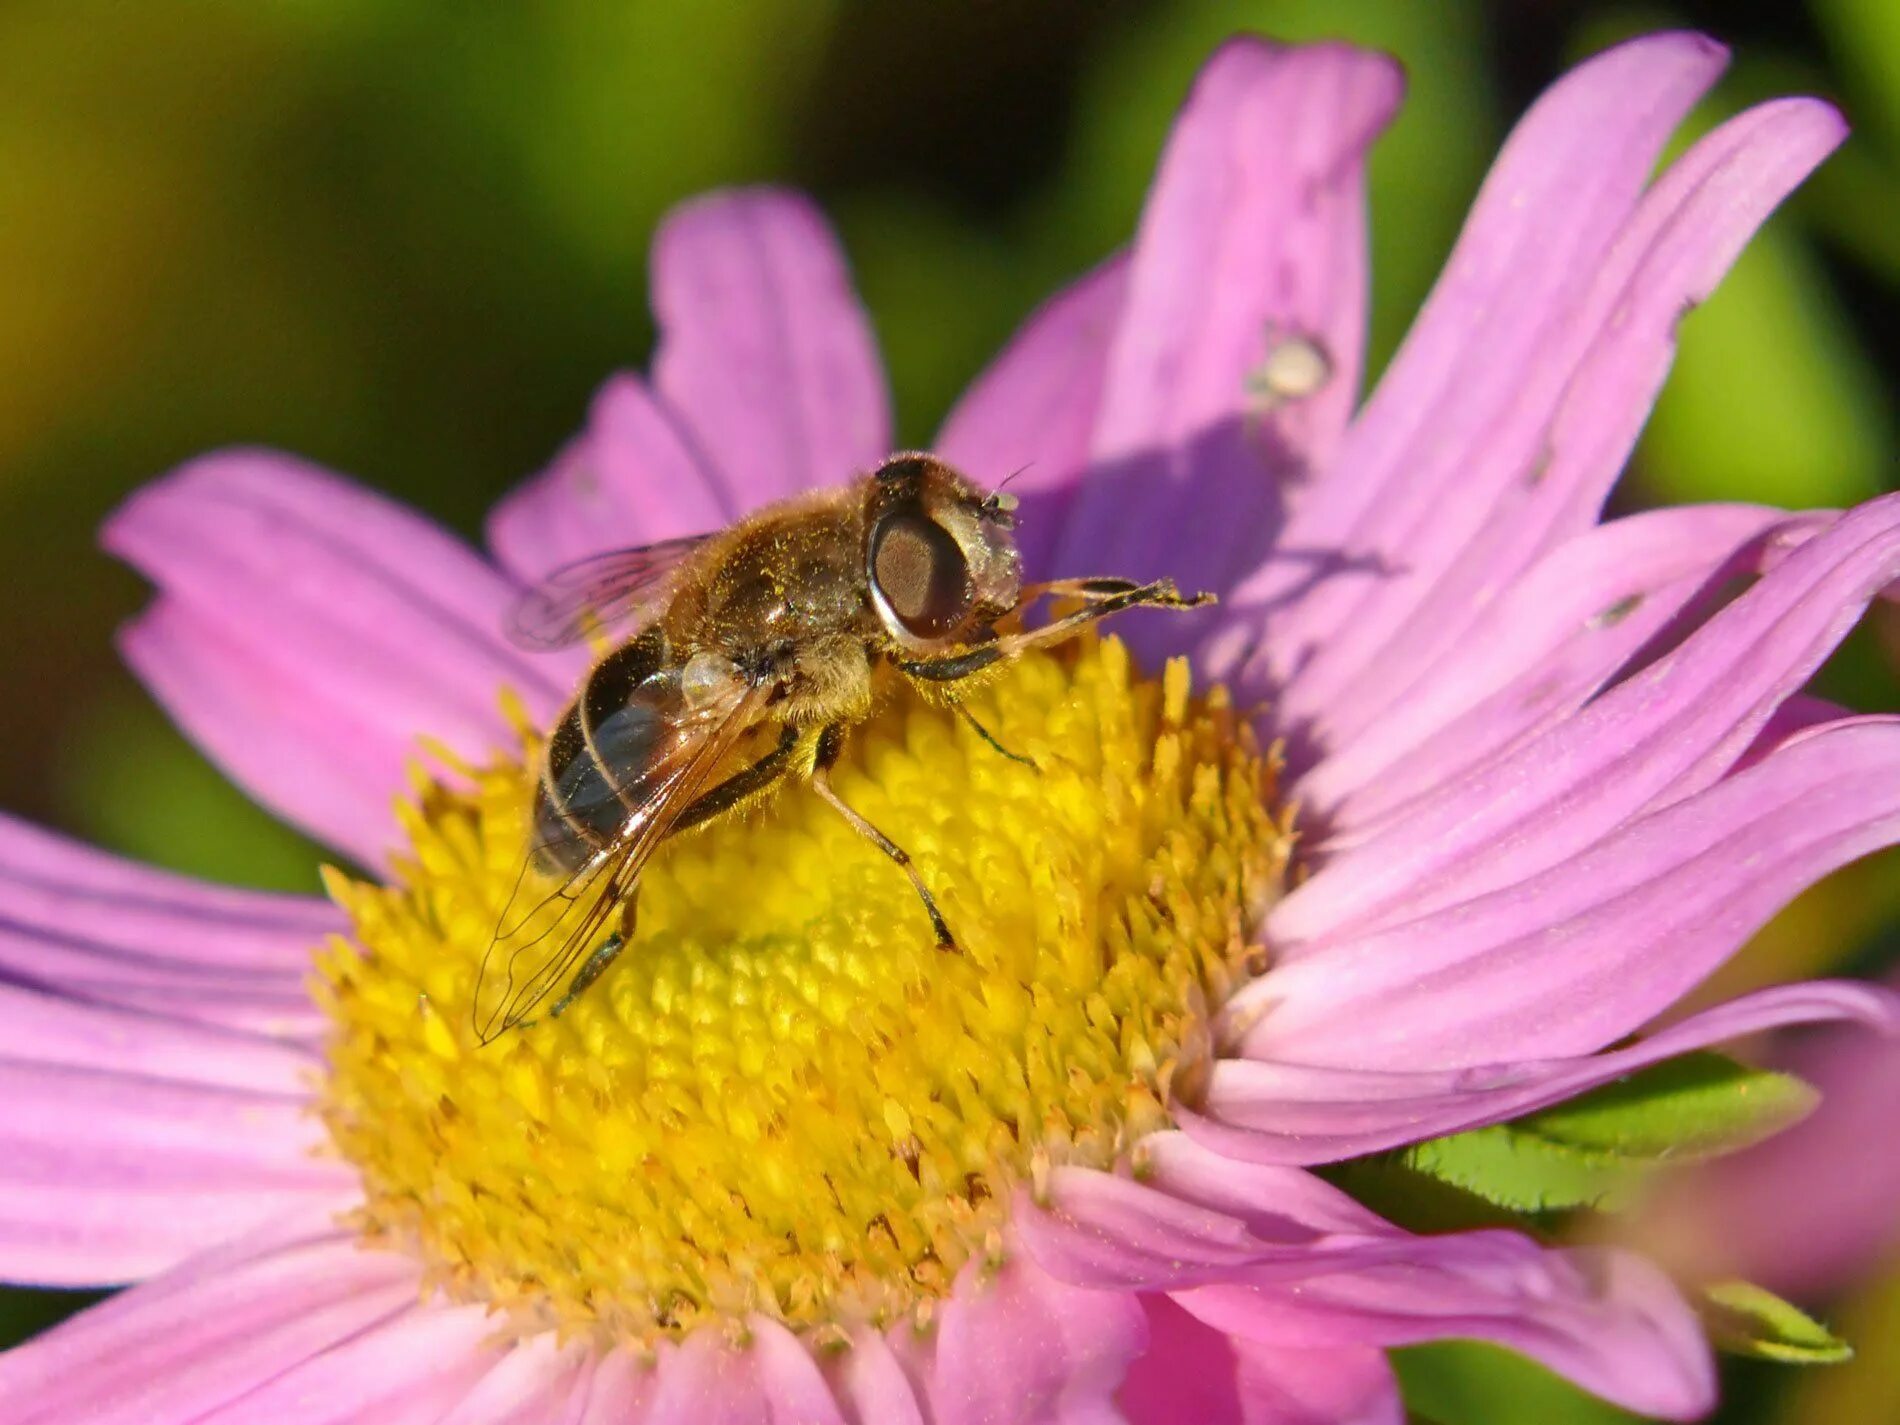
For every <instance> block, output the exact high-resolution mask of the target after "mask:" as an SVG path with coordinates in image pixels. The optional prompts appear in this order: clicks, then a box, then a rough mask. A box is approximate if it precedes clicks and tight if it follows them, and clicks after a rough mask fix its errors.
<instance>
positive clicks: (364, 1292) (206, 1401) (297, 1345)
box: [0, 1213, 418, 1425]
mask: <svg viewBox="0 0 1900 1425" xmlns="http://www.w3.org/2000/svg"><path fill="white" fill-rule="evenodd" d="M325 1215H327V1214H315V1213H312V1214H308V1215H306V1216H305V1217H303V1218H302V1219H300V1220H299V1221H298V1222H295V1223H292V1224H286V1225H284V1226H279V1227H273V1228H270V1229H267V1230H263V1231H259V1232H257V1233H255V1234H253V1235H252V1236H250V1237H248V1238H246V1239H244V1240H242V1241H238V1242H233V1243H232V1244H230V1245H229V1246H225V1247H221V1248H218V1249H216V1250H214V1251H210V1252H207V1253H205V1254H203V1255H202V1256H199V1257H196V1258H193V1259H191V1260H190V1261H188V1262H186V1263H185V1264H184V1265H182V1266H181V1267H179V1268H178V1269H176V1270H174V1271H171V1272H168V1273H167V1274H166V1275H164V1276H162V1277H159V1278H158V1279H157V1280H154V1281H151V1282H147V1283H145V1284H144V1285H142V1286H138V1287H134V1288H132V1289H131V1290H130V1291H126V1292H122V1293H120V1294H119V1295H118V1296H115V1297H113V1298H112V1299H111V1300H109V1301H106V1302H103V1303H101V1304H100V1305H98V1306H95V1307H93V1308H92V1309H91V1310H89V1311H86V1312H83V1313H82V1314H80V1315H78V1316H75V1317H73V1318H72V1319H71V1320H69V1321H67V1322H65V1323H64V1324H62V1325H60V1326H56V1327H54V1328H53V1329H52V1330H51V1331H48V1332H47V1333H46V1334H44V1335H42V1336H39V1337H37V1338H35V1339H34V1340H32V1341H30V1342H28V1343H27V1344H26V1345H24V1346H20V1347H17V1348H15V1349H14V1350H11V1351H8V1352H6V1353H5V1354H4V1355H0V1425H67V1422H71V1421H77V1420H84V1421H86V1422H87V1425H171V1422H177V1425H184V1422H186V1421H196V1420H198V1419H200V1418H202V1416H203V1415H204V1413H205V1412H207V1411H210V1410H214V1409H216V1408H218V1407H219V1406H221V1405H224V1404H226V1403H228V1402H230V1401H233V1400H237V1399H239V1398H241V1397H243V1396H244V1395H245V1394H246V1392H248V1391H250V1390H252V1389H253V1388H255V1387H257V1386H260V1385H262V1384H264V1383H265V1382H267V1381H270V1380H272V1379H273V1378H275V1377H278V1376H280V1375H281V1374H282V1373H283V1372H285V1371H287V1370H290V1369H292V1368H293V1367H295V1366H296V1365H298V1364H299V1363H301V1362H303V1361H306V1360H309V1359H310V1358H311V1357H312V1356H314V1355H316V1354H317V1353H319V1352H321V1351H323V1350H325V1349H326V1348H328V1347H330V1346H332V1345H335V1344H336V1343H338V1342H343V1341H347V1340H350V1339H352V1338H354V1337H357V1336H359V1335H360V1334H361V1333H364V1332H367V1331H373V1330H374V1329H375V1328H376V1327H377V1326H379V1325H380V1324H382V1323H384V1322H386V1321H389V1320H391V1319H392V1318H394V1317H395V1316H397V1315H398V1314H400V1313H401V1312H403V1311H404V1310H406V1309H408V1308H409V1307H410V1306H411V1304H412V1303H413V1302H414V1301H415V1298H416V1292H417V1289H418V1283H417V1276H416V1268H415V1265H414V1263H413V1262H411V1261H410V1260H409V1259H408V1258H406V1257H404V1256H401V1255H399V1254H397V1253H392V1252H370V1251H365V1250H363V1249H362V1248H360V1247H358V1246H357V1244H356V1243H355V1241H354V1240H353V1239H352V1238H351V1237H350V1236H349V1235H348V1234H345V1233H342V1232H339V1231H338V1230H337V1229H335V1228H333V1227H329V1226H327V1225H323V1219H324V1216H325ZM250 1418H251V1419H252V1420H258V1419H263V1418H267V1417H264V1416H260V1415H253V1416H251V1417H250Z"/></svg>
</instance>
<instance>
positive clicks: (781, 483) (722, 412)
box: [653, 188, 891, 510]
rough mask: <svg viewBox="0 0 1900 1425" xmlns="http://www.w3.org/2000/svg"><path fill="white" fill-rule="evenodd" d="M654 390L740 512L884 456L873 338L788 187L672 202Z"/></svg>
mask: <svg viewBox="0 0 1900 1425" xmlns="http://www.w3.org/2000/svg"><path fill="white" fill-rule="evenodd" d="M653 311H654V315H655V317H657V318H658V320H659V324H660V344H659V348H658V350H657V351H656V352H655V353H654V357H653V384H654V387H655V389H656V390H657V391H658V393H659V396H660V399H661V400H662V401H663V402H664V403H665V404H666V406H667V407H668V408H669V409H670V410H672V411H673V412H674V413H675V414H676V415H677V417H678V418H679V420H680V422H681V424H682V426H683V427H684V429H685V431H686V433H687V437H688V444H689V446H690V448H691V449H692V450H693V451H694V452H695V453H696V454H698V455H700V456H701V457H702V458H703V459H704V461H705V463H706V464H707V466H708V468H709V469H710V470H711V471H712V472H713V474H714V476H715V478H716V479H717V481H718V483H719V487H720V489H721V491H722V493H723V495H724V497H725V499H726V501H727V502H728V503H729V504H730V505H731V506H732V507H734V508H737V509H740V510H746V509H751V508H753V507H754V506H756V505H760V504H763V503H764V502H766V501H767V500H776V499H782V498H784V497H785V496H787V495H795V494H797V493H798V492H799V491H801V490H812V489H818V488H821V487H823V486H826V485H835V484H837V483H838V482H839V481H841V480H847V479H849V478H850V477H851V476H852V475H855V474H859V473H861V472H863V471H865V470H868V469H870V468H871V467H872V466H873V465H875V464H876V463H877V462H878V461H879V460H881V459H882V458H883V457H884V456H885V455H887V454H889V453H890V444H891V432H890V413H889V410H888V400H887V397H886V395H885V389H884V373H883V369H882V366H881V365H880V363H879V360H878V354H877V343H876V341H875V339H874V338H873V337H872V335H871V328H870V324H869V322H867V321H866V320H865V315H864V311H863V308H861V307H860V306H859V305H858V300H857V296H856V294H855V293H854V292H853V291H852V289H851V278H850V274H849V273H848V272H847V270H846V268H845V264H844V258H843V255H842V254H841V253H840V252H839V251H838V245H837V240H836V239H835V238H834V237H833V236H832V234H831V230H830V228H829V227H828V226H827V225H826V223H825V220H824V218H823V217H822V216H821V215H820V214H819V213H818V211H817V210H816V209H815V208H813V207H812V206H811V204H809V203H808V202H806V201H805V199H803V198H802V197H799V196H798V195H796V194H792V193H787V192H779V191H775V190H772V189H764V188H754V189H735V190H732V191H729V192H724V193H714V194H710V195H708V196H706V197H703V198H696V199H694V200H693V201H691V202H689V203H684V204H681V205H680V206H679V207H677V208H675V209H674V210H673V212H672V213H671V214H669V215H668V217H667V219H666V222H665V223H664V224H663V225H662V226H661V228H660V231H659V234H658V236H656V237H655V238H654V240H653Z"/></svg>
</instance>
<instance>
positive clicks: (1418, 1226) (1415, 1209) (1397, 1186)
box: [1316, 1153, 1544, 1233]
mask: <svg viewBox="0 0 1900 1425" xmlns="http://www.w3.org/2000/svg"><path fill="white" fill-rule="evenodd" d="M1316 1171H1317V1172H1318V1173H1319V1175H1320V1176H1321V1177H1323V1178H1325V1179H1326V1181H1328V1182H1329V1183H1331V1184H1332V1185H1333V1186H1334V1187H1336V1188H1339V1189H1340V1190H1341V1191H1343V1192H1346V1193H1349V1194H1351V1196H1352V1197H1353V1199H1354V1200H1355V1201H1357V1202H1361V1203H1363V1204H1365V1205H1366V1206H1367V1207H1369V1208H1371V1209H1372V1210H1373V1211H1374V1212H1376V1213H1378V1214H1379V1216H1381V1217H1383V1218H1384V1219H1385V1220H1386V1221H1387V1222H1392V1223H1396V1224H1397V1225H1398V1226H1400V1227H1403V1228H1405V1229H1406V1231H1408V1232H1420V1233H1432V1232H1472V1231H1476V1230H1478V1229H1480V1228H1486V1227H1508V1228H1514V1229H1516V1230H1517V1231H1519V1232H1530V1233H1536V1232H1538V1231H1539V1230H1541V1228H1542V1227H1543V1225H1544V1224H1543V1223H1541V1222H1539V1221H1538V1220H1537V1219H1536V1218H1535V1217H1534V1216H1533V1215H1531V1214H1529V1213H1527V1212H1520V1211H1516V1210H1513V1209H1511V1208H1509V1207H1506V1206H1504V1205H1502V1204H1500V1203H1497V1202H1495V1201H1493V1200H1492V1199H1490V1198H1487V1197H1483V1196H1481V1195H1479V1194H1477V1193H1474V1192H1468V1191H1466V1190H1465V1189H1464V1188H1462V1187H1460V1186H1458V1185H1457V1184H1456V1183H1454V1182H1452V1181H1450V1180H1448V1179H1447V1178H1444V1177H1442V1176H1439V1175H1435V1174H1430V1173H1426V1172H1424V1171H1422V1170H1420V1169H1418V1168H1415V1167H1413V1166H1411V1165H1410V1164H1409V1163H1408V1162H1407V1161H1406V1155H1405V1154H1402V1153H1376V1154H1374V1155H1372V1156H1371V1157H1368V1158H1354V1159H1352V1160H1351V1161H1350V1162H1345V1163H1333V1164H1330V1165H1328V1166H1326V1167H1322V1168H1319V1169H1317V1170H1316Z"/></svg>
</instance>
